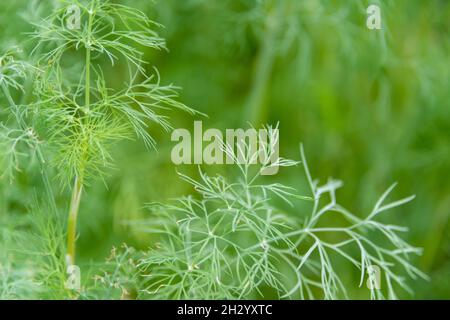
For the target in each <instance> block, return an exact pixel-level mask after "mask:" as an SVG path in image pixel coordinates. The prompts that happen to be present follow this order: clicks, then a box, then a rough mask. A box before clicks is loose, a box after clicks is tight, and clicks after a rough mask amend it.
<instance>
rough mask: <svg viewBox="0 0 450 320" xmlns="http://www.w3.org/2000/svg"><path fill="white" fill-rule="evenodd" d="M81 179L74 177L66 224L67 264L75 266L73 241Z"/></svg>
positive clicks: (81, 187) (81, 188)
mask: <svg viewBox="0 0 450 320" xmlns="http://www.w3.org/2000/svg"><path fill="white" fill-rule="evenodd" d="M82 191H83V179H82V178H79V177H75V183H74V186H73V191H72V199H71V201H70V209H69V219H68V222H67V259H68V261H67V262H68V263H69V264H71V265H72V264H75V241H76V233H77V216H78V209H79V208H80V200H81V193H82Z"/></svg>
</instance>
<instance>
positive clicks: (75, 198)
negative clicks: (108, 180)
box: [67, 10, 93, 265]
mask: <svg viewBox="0 0 450 320" xmlns="http://www.w3.org/2000/svg"><path fill="white" fill-rule="evenodd" d="M92 22H93V11H92V10H89V21H88V32H87V44H86V78H85V88H84V90H85V92H84V97H85V100H84V104H85V105H84V106H85V108H86V111H88V110H89V108H90V92H91V42H90V41H91V40H90V36H91V30H92ZM86 115H88V114H86ZM82 192H83V172H81V173H79V174H78V175H76V176H75V181H74V184H73V190H72V198H71V200H70V208H69V217H68V220H67V263H68V264H69V265H73V264H75V253H76V249H75V248H76V245H75V242H76V236H77V218H78V211H79V208H80V202H81V195H82Z"/></svg>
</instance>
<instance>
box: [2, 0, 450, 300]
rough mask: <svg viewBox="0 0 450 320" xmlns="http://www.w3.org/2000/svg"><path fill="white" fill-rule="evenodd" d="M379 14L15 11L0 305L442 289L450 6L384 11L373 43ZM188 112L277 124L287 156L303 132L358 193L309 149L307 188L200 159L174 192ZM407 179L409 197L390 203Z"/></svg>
mask: <svg viewBox="0 0 450 320" xmlns="http://www.w3.org/2000/svg"><path fill="white" fill-rule="evenodd" d="M372 3H373V1H359V0H358V1H356V0H355V1H345V2H343V1H330V0H302V1H297V0H280V1H275V0H254V1H253V0H252V1H244V0H224V1H219V0H217V1H216V0H186V1H178V0H160V1H136V0H117V1H115V0H114V1H112V0H111V1H100V0H93V1H87V0H61V1H60V0H58V1H39V0H16V1H7V0H5V1H0V86H1V89H0V279H1V280H0V299H4V298H13V299H21V298H36V299H70V298H79V299H130V298H131V299H134V298H141V299H147V298H150V299H155V298H163V297H170V298H180V297H181V298H182V297H187V298H207V297H209V298H239V297H244V298H262V297H264V298H293V299H296V298H305V299H307V298H345V297H349V298H411V297H414V298H446V297H448V296H449V294H450V293H449V292H450V291H449V288H450V284H449V283H448V280H447V279H448V278H449V277H448V273H449V271H448V270H450V265H449V263H448V260H449V259H448V243H449V241H450V238H449V234H450V233H449V223H448V222H449V217H450V215H449V212H450V211H449V210H448V207H449V205H450V198H449V196H448V195H449V191H450V189H449V184H448V179H449V175H448V172H450V162H449V159H450V148H449V146H450V140H449V135H448V132H449V130H450V122H449V119H450V113H449V110H450V108H449V106H450V105H449V101H450V99H449V91H448V88H449V85H450V81H449V80H450V73H449V68H448V65H450V60H449V59H450V54H449V52H450V41H449V39H450V38H449V24H448V23H449V22H448V16H449V14H450V4H449V3H447V2H446V1H441V0H432V1H426V2H424V1H420V0H408V1H406V0H404V1H383V2H381V1H376V2H375V3H377V4H378V5H379V6H380V8H381V14H382V26H383V29H382V30H377V31H375V30H368V29H367V28H366V27H365V19H366V16H367V15H366V11H365V10H366V8H367V6H368V5H369V4H372ZM73 4H75V5H77V6H78V7H79V8H80V10H81V11H80V12H81V24H80V28H79V29H76V28H75V29H69V28H67V24H66V23H67V19H68V18H70V13H68V11H67V8H68V7H69V6H71V5H73ZM148 17H151V18H148ZM155 21H158V22H155ZM162 25H164V26H165V27H164V28H162ZM167 48H170V51H169V50H168V49H167ZM153 65H156V66H158V70H157V69H155V68H154V67H153ZM152 67H153V68H152ZM159 72H161V75H162V77H161V76H160V74H159ZM165 79H170V81H174V82H175V83H176V84H178V85H180V86H181V87H183V89H184V90H183V96H182V98H181V99H180V98H179V97H178V94H179V92H180V89H179V88H178V87H176V86H173V85H171V84H167V85H166V84H164V83H165ZM180 101H183V103H181V102H180ZM187 105H188V106H195V108H196V109H198V110H201V111H202V112H204V113H207V114H209V116H210V118H209V119H208V123H207V125H208V126H209V127H217V128H234V127H242V126H244V125H246V123H247V122H248V121H250V122H251V123H252V125H255V126H258V125H260V124H264V123H280V136H281V141H280V150H281V154H283V155H284V156H287V157H289V158H297V155H298V142H299V141H303V142H304V143H305V146H307V149H308V159H309V160H310V162H311V163H312V164H313V165H312V167H313V168H314V172H316V176H320V177H326V176H330V175H333V176H336V175H338V176H339V177H340V178H342V179H343V180H344V181H346V186H345V188H340V186H341V184H342V183H340V182H339V181H336V180H334V179H330V180H328V181H327V182H325V183H324V184H319V183H318V182H316V181H315V180H312V179H311V178H310V175H309V173H308V170H307V166H306V162H305V161H304V157H303V159H302V163H301V165H302V166H303V167H304V168H305V169H306V179H305V178H303V175H297V174H295V172H296V171H295V170H296V168H294V167H291V168H286V169H283V170H281V171H280V173H279V174H277V176H276V177H273V178H274V179H272V178H267V177H258V178H257V179H255V180H253V176H254V174H255V175H256V174H257V171H255V170H256V168H254V167H251V168H250V167H249V168H248V171H247V169H246V168H245V167H238V168H236V170H231V168H230V166H223V167H214V168H210V167H207V166H204V167H201V168H199V170H195V169H196V168H190V167H183V168H182V169H179V170H180V171H182V172H183V174H180V175H179V177H181V178H182V180H183V181H185V182H188V183H180V182H179V177H177V175H176V170H175V168H174V166H173V165H172V164H171V163H169V162H168V159H169V157H170V149H171V147H172V144H170V142H169V139H168V135H167V134H166V133H165V132H166V131H168V130H171V128H172V126H174V127H175V126H176V127H189V126H190V125H191V124H192V117H190V115H192V114H194V113H195V112H194V111H193V110H192V109H191V108H189V107H187ZM171 109H177V110H179V109H181V110H184V111H186V112H187V113H178V112H172V111H171ZM188 115H189V116H188ZM169 116H170V119H169ZM205 124H206V121H205ZM134 138H138V139H139V140H141V141H142V142H144V143H135V142H133V141H132V140H134ZM156 141H157V142H158V150H159V153H156V152H148V149H151V148H154V147H155V144H156ZM164 141H166V142H164ZM283 161H286V160H283ZM282 163H284V164H285V165H289V166H290V165H292V164H294V162H282ZM113 168H115V169H114V170H113ZM177 169H178V168H177ZM229 169H230V170H229ZM216 171H218V174H217V172H216ZM392 180H394V181H399V184H398V186H397V188H398V189H397V191H396V192H398V193H399V194H416V195H417V198H416V200H415V201H414V202H412V203H411V204H408V205H406V206H399V205H400V204H404V203H406V202H407V201H408V200H411V199H412V198H405V199H403V200H398V201H395V200H394V201H393V202H390V201H389V200H388V197H390V194H391V193H392V191H393V187H391V188H389V189H388V191H387V192H386V193H385V194H384V195H382V197H380V198H379V201H377V197H378V195H379V193H380V192H381V190H382V189H383V188H384V186H385V185H386V183H387V182H388V181H392ZM61 184H62V185H63V186H66V187H68V186H69V185H72V186H73V187H72V193H73V195H74V196H75V197H74V198H75V199H78V200H80V202H79V203H78V204H77V203H76V202H77V201H75V202H74V201H71V198H70V195H69V194H68V192H66V191H67V190H66V188H62V189H59V186H60V185H61ZM105 186H107V188H106V187H105ZM288 186H289V187H288ZM307 188H308V189H309V190H310V191H309V192H308V193H310V195H308V196H299V194H304V193H306V192H301V191H299V190H306V189H307ZM181 194H186V196H185V197H182V198H179V197H180V195H181ZM81 195H82V197H81ZM35 197H37V198H39V199H45V200H42V201H39V205H38V204H37V203H38V202H36V201H34V200H33V199H34V198H35ZM173 197H176V198H177V199H178V200H175V201H173V202H169V203H167V200H166V199H167V198H173ZM81 198H82V199H81ZM336 198H338V199H339V201H337V200H336ZM150 199H151V200H152V201H155V203H154V204H152V205H149V206H148V208H149V209H150V210H151V213H150V214H148V212H146V210H145V209H143V208H142V204H143V203H146V202H148V201H149V200H150ZM163 199H164V200H163ZM69 202H70V203H71V209H77V210H78V206H80V209H79V210H80V213H81V214H80V219H79V221H78V223H77V224H78V229H76V230H75V231H74V232H73V243H74V242H75V238H76V237H78V239H77V246H78V248H79V250H78V253H77V259H78V260H77V265H79V266H80V267H81V270H82V289H81V291H80V292H79V293H77V292H73V291H70V290H67V289H66V288H65V281H66V280H67V273H66V266H67V265H66V263H67V261H66V257H65V255H66V253H67V247H66V245H64V242H65V240H64V238H65V237H66V236H67V232H66V231H65V230H67V226H68V225H70V224H71V223H70V218H69V219H66V218H65V214H61V213H63V212H66V211H67V204H68V203H69ZM374 203H375V206H374V205H373V204H374ZM394 207H395V211H396V214H392V215H390V214H387V212H385V211H387V209H393V208H394ZM344 208H351V209H352V212H355V213H350V212H349V211H348V210H346V209H344ZM71 212H72V213H73V212H75V211H74V210H71ZM359 212H361V213H364V212H366V213H367V214H359ZM76 213H78V212H76ZM72 216H73V215H72ZM143 220H145V221H144V222H145V223H143ZM75 222H76V219H75ZM72 225H75V223H72ZM400 225H402V226H400ZM137 226H138V227H139V228H138V227H137ZM403 226H408V228H406V227H403ZM69 229H70V228H69ZM407 229H408V231H409V232H406V231H407ZM209 231H212V233H211V234H210V232H209ZM264 240H265V242H264ZM93 243H95V245H92V244H93ZM121 243H126V244H127V245H125V246H124V247H120V248H121V249H114V250H113V252H112V254H111V255H110V257H109V259H107V260H106V262H105V258H106V257H107V256H108V255H109V252H110V250H111V247H114V248H118V247H119V246H120V244H121ZM409 243H411V244H414V246H413V245H409ZM416 246H417V247H423V254H422V255H420V256H418V255H417V254H420V253H422V250H420V249H418V248H416ZM149 247H151V249H148V248H149ZM370 265H377V266H379V267H380V269H381V278H382V285H381V287H382V290H381V291H380V290H374V291H369V290H367V289H366V286H365V282H366V281H367V273H368V272H369V271H370V270H369V269H370V268H369V266H370ZM416 266H417V267H416ZM419 269H420V270H423V271H424V273H426V274H427V275H429V279H430V281H422V280H420V278H424V277H425V274H423V273H422V272H421V271H419ZM246 284H247V285H246ZM401 289H406V290H401ZM408 291H409V292H408ZM411 293H412V294H413V295H411Z"/></svg>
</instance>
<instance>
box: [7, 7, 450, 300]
mask: <svg viewBox="0 0 450 320" xmlns="http://www.w3.org/2000/svg"><path fill="white" fill-rule="evenodd" d="M44 2H45V3H44ZM121 3H125V4H127V5H130V6H133V7H136V8H139V9H141V10H142V11H144V12H145V13H146V14H148V15H149V16H150V17H152V18H153V19H154V20H155V21H157V22H159V23H161V24H163V25H164V28H163V29H161V30H160V33H161V35H162V36H163V37H164V38H166V40H167V46H168V48H169V52H157V51H148V52H146V54H145V60H146V61H148V62H149V65H148V69H149V70H150V69H151V68H152V66H156V67H157V68H158V70H159V72H160V73H161V75H162V83H173V84H175V85H177V86H180V87H181V88H182V92H181V95H180V100H181V101H182V102H183V103H185V104H186V105H188V106H190V107H193V108H196V109H197V110H199V111H201V112H203V113H206V114H208V116H209V117H208V118H207V119H203V126H204V127H210V128H212V127H214V128H221V129H224V128H237V127H246V126H247V125H248V123H249V122H250V123H252V124H254V125H260V124H265V123H268V124H276V123H279V127H280V137H281V143H280V154H281V156H283V157H288V158H293V159H299V143H300V142H302V143H303V144H304V146H305V151H306V155H307V158H308V161H309V166H310V168H311V170H312V173H313V175H314V176H315V177H317V178H320V179H321V180H322V181H324V180H325V179H326V178H327V177H329V176H333V177H334V178H338V179H341V180H343V181H344V182H345V185H344V188H342V189H341V190H340V191H339V193H338V197H339V198H340V202H341V203H342V204H343V205H344V206H346V207H348V208H349V209H351V210H352V211H354V212H356V213H357V214H359V215H360V216H363V215H364V214H367V213H368V212H369V211H370V209H371V207H372V206H373V204H374V203H375V201H376V199H377V198H378V197H379V196H380V195H381V194H382V192H383V191H384V190H385V189H386V188H387V187H388V186H389V185H390V184H391V183H393V182H395V181H397V182H398V183H399V184H398V187H397V189H396V191H395V196H396V197H398V198H400V197H403V196H407V195H410V194H416V195H417V198H416V199H415V200H414V201H413V202H412V203H409V204H408V205H406V206H403V207H401V208H398V209H396V210H395V212H393V213H391V214H389V215H386V216H384V217H383V219H385V221H386V222H391V223H396V224H401V225H405V226H408V227H409V228H410V232H409V233H407V234H405V237H406V239H407V240H408V241H410V242H411V243H412V244H413V245H415V246H419V247H423V248H424V254H423V255H422V256H420V257H417V259H416V261H415V262H416V264H417V265H418V266H419V267H420V268H421V269H422V270H423V271H425V272H426V273H427V274H429V275H430V278H431V279H430V281H428V282H427V281H422V280H420V281H417V282H414V281H411V282H410V286H411V288H412V289H413V291H414V295H410V294H408V293H404V294H403V295H402V296H401V297H402V298H406V299H410V298H422V299H431V298H441V299H442V298H447V299H448V298H450V259H449V258H450V236H449V231H450V228H449V214H450V183H449V179H450V2H449V1H446V0H430V1H422V0H395V1H393V0H392V1H388V0H386V1H375V0H372V1H365V0H363V1H361V0H346V1H344V0H341V1H331V0H280V1H276V0H159V1H155V2H151V1H140V0H128V1H121ZM50 4H51V1H41V2H40V1H34V2H33V1H29V0H15V1H7V0H4V1H1V2H0V44H1V48H2V50H5V49H6V48H8V47H9V46H11V45H13V44H20V45H21V46H22V47H24V49H25V51H26V50H29V48H30V47H31V44H27V42H26V41H27V36H26V35H25V34H24V33H23V32H26V31H30V30H32V26H30V24H29V22H30V21H32V20H33V19H36V16H38V15H39V14H42V16H45V15H46V14H48V11H47V7H48V6H49V5H50ZM370 4H378V5H379V6H380V8H381V17H382V30H369V29H368V28H367V27H366V19H367V13H366V8H367V7H368V6H369V5H370ZM119 68H120V66H119ZM125 76H126V73H125V72H122V73H121V72H115V73H114V74H112V75H111V76H110V79H109V80H110V81H111V83H112V84H113V86H114V84H115V85H116V86H120V84H121V83H122V82H123V81H124V80H125ZM0 99H1V100H0V101H1V102H2V103H4V102H5V99H4V97H3V96H2V97H0ZM2 116H3V115H2V114H1V113H0V117H2ZM171 116H172V115H171ZM173 116H174V117H175V118H174V119H175V120H174V126H175V127H183V128H192V123H193V120H194V119H193V118H190V117H189V116H186V115H184V114H180V115H175V114H174V115H173ZM153 131H154V132H153ZM152 132H153V134H154V135H155V137H156V139H157V142H158V152H150V151H148V150H146V149H145V148H144V146H143V145H142V144H141V143H139V142H126V143H123V144H122V145H120V146H119V147H118V148H117V149H116V150H115V156H116V169H115V170H113V171H112V172H111V174H110V175H109V176H108V178H107V179H106V180H107V187H106V186H105V185H104V184H103V183H102V182H101V181H99V182H97V183H94V184H93V185H91V186H90V187H89V188H88V189H87V191H86V194H85V196H84V198H83V203H82V206H81V211H80V219H79V232H80V238H79V240H78V252H79V259H80V263H81V264H83V263H85V264H89V263H92V262H101V261H103V260H104V258H105V257H106V256H107V255H108V253H109V251H110V249H111V246H112V245H120V244H121V243H122V242H127V243H129V244H130V245H134V246H136V247H140V248H146V247H148V246H149V244H150V243H151V241H152V239H151V237H149V236H148V235H144V234H141V233H139V232H137V231H135V230H133V229H132V228H130V227H129V226H128V225H127V224H124V223H123V221H126V220H130V219H131V220H133V219H140V218H141V217H143V216H144V215H145V211H144V210H142V206H143V205H144V204H145V203H147V202H150V201H157V200H161V201H164V200H166V199H168V198H170V197H174V196H179V195H183V194H186V193H189V192H192V190H191V189H189V186H188V185H187V184H185V183H182V182H180V180H179V179H178V177H177V174H176V170H177V169H178V170H181V171H183V172H195V170H196V169H195V168H190V167H182V168H176V167H175V166H174V165H173V164H172V163H171V162H170V151H171V148H172V146H173V143H172V142H170V133H162V132H159V130H158V129H157V128H154V129H152ZM224 170H225V169H224ZM33 179H35V180H36V182H35V184H34V182H33V181H34V180H33ZM276 179H278V181H280V182H283V183H285V184H288V185H291V186H294V187H296V188H297V189H298V190H300V191H301V192H304V193H306V192H307V188H306V180H305V177H304V175H303V173H302V170H301V168H297V169H286V170H281V171H280V173H279V174H278V175H277V176H276ZM0 183H1V185H2V186H1V192H2V197H1V198H0V201H1V203H0V214H1V218H0V221H2V223H3V227H4V228H5V230H6V231H5V230H3V231H2V232H3V234H2V240H3V242H4V243H6V241H7V238H8V230H10V229H7V228H6V227H5V226H11V225H14V227H15V228H18V229H22V230H26V229H27V228H28V226H27V223H28V222H27V220H26V215H27V214H28V213H27V212H28V209H27V208H28V207H29V206H31V205H32V203H33V197H34V194H35V188H34V187H33V186H34V185H38V184H39V182H38V178H36V177H33V176H31V175H29V174H27V172H26V171H23V172H22V173H21V174H20V176H19V177H18V179H17V181H16V182H15V183H14V184H12V185H10V184H9V182H8V181H1V182H0ZM55 190H57V194H58V203H60V204H61V206H62V207H64V205H65V204H66V203H68V201H67V200H68V198H69V192H68V191H67V190H60V189H59V188H58V184H57V183H56V182H55ZM298 214H302V213H301V212H299V213H298ZM21 219H25V220H24V222H23V223H22V222H21V221H22V220H21ZM0 228H1V226H0ZM8 228H10V227H8ZM0 250H1V248H0ZM5 252H6V251H4V253H3V254H6V253H5ZM7 255H9V253H8V254H7ZM9 259H12V258H11V256H9ZM10 261H12V260H10ZM347 272H350V271H349V270H348V271H347ZM352 272H354V275H353V277H354V278H355V279H357V277H358V274H357V271H356V270H354V271H352ZM357 284H358V281H356V280H355V289H354V290H355V294H356V295H358V293H357V291H358V289H357ZM348 290H349V292H350V296H352V288H351V287H350V288H348ZM355 294H353V296H354V295H355Z"/></svg>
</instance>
